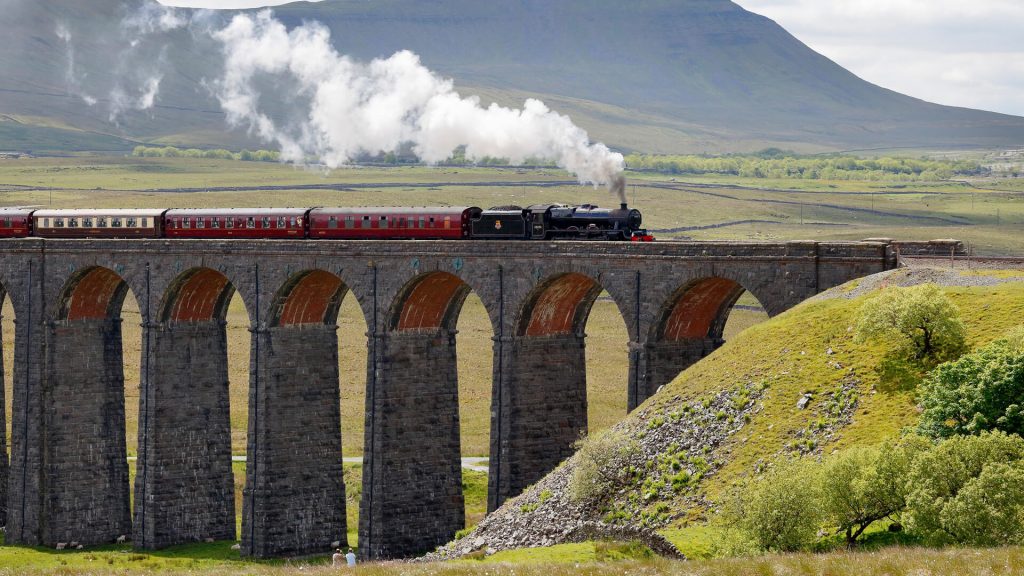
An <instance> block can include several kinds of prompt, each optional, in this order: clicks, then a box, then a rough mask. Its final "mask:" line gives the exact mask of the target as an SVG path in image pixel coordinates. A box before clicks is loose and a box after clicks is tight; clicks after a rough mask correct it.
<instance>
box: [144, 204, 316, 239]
mask: <svg viewBox="0 0 1024 576" xmlns="http://www.w3.org/2000/svg"><path fill="white" fill-rule="evenodd" d="M308 212H309V208H182V209H171V210H168V211H167V214H165V215H164V226H165V227H166V229H165V232H164V234H165V235H166V236H167V237H168V238H305V237H306V226H307V219H306V215H307V213H308Z"/></svg>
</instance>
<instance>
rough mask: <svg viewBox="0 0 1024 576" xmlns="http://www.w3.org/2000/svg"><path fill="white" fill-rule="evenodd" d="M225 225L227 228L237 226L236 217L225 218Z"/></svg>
mask: <svg viewBox="0 0 1024 576" xmlns="http://www.w3.org/2000/svg"><path fill="white" fill-rule="evenodd" d="M224 227H225V228H234V227H235V219H234V218H228V219H227V220H225V221H224Z"/></svg>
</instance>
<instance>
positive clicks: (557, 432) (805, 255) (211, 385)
mask: <svg viewBox="0 0 1024 576" xmlns="http://www.w3.org/2000/svg"><path fill="white" fill-rule="evenodd" d="M892 252H893V251H892V250H891V248H890V247H889V245H887V244H885V243H834V244H832V243H829V244H826V243H815V242H791V243H776V244H750V243H748V244H735V243H654V244H639V245H638V244H625V243H610V242H593V243H532V242H507V243H504V242H408V241H394V242H326V241H163V240H159V241H157V240H154V241H145V240H142V241H137V240H136V241H127V240H123V241H122V240H102V241H101V240H45V241H44V240H42V239H20V240H3V241H0V290H2V291H4V292H5V293H6V294H7V296H9V297H10V298H11V302H12V305H13V308H14V315H15V320H16V322H15V334H14V335H13V337H14V339H15V362H14V366H13V370H14V374H13V381H14V389H13V406H12V408H13V411H12V422H11V424H12V430H13V433H12V439H11V445H10V446H9V447H8V452H9V454H10V466H9V470H7V478H6V482H5V483H4V484H5V486H6V492H7V495H6V504H7V541H8V542H9V543H20V544H43V545H54V544H56V543H57V542H62V541H72V540H74V541H79V542H83V543H87V544H98V543H103V542H110V541H113V540H115V539H116V538H117V537H118V536H121V535H131V537H132V538H133V542H134V544H135V545H136V546H137V547H140V548H161V547H164V546H168V545H172V544H178V543H184V542H191V541H196V540H201V539H205V538H234V537H240V538H241V540H242V548H243V551H244V552H245V553H247V554H250V555H253V556H259V557H265V556H274V555H281V554H301V553H309V552H316V551H325V550H327V549H328V547H329V546H330V544H331V543H332V542H334V541H344V540H345V534H346V525H345V500H344V484H343V478H342V471H341V464H340V455H341V446H342V438H341V433H340V414H339V407H338V390H339V387H338V384H339V383H338V370H337V342H338V337H339V335H338V334H337V326H336V324H337V311H338V307H339V306H340V303H341V300H342V298H344V297H346V296H347V295H351V296H352V297H354V298H355V299H356V300H357V301H358V303H359V305H360V307H361V309H362V311H363V314H364V317H365V319H366V323H367V327H368V333H367V335H366V340H367V350H368V354H367V378H366V388H367V395H366V397H367V399H366V408H367V410H366V415H367V416H366V421H365V426H364V429H365V446H366V449H365V454H364V469H363V473H364V478H363V499H362V502H361V504H360V512H361V514H360V526H359V535H360V554H361V555H362V556H363V557H364V558H385V557H402V556H409V555H415V554H419V553H422V552H424V551H427V550H429V549H432V548H433V547H434V546H436V545H437V544H440V543H442V542H444V541H446V540H447V539H449V538H450V537H451V536H453V535H454V533H455V531H456V530H458V529H459V528H461V527H462V525H463V523H464V514H463V495H462V491H461V478H460V476H461V475H460V470H459V456H460V450H459V427H458V422H459V414H458V381H457V371H456V362H455V359H456V347H455V342H456V331H455V319H456V318H457V317H458V314H459V311H460V309H461V306H462V303H463V301H464V300H465V298H466V295H467V294H469V293H470V292H471V291H472V292H474V293H476V294H477V295H478V296H479V297H480V299H481V300H482V302H483V304H484V307H485V308H486V310H487V313H488V316H489V317H490V320H491V324H492V328H493V330H494V335H493V338H494V346H493V348H494V373H493V381H494V386H493V392H492V398H493V402H492V410H491V413H492V423H491V455H490V456H491V462H490V480H489V490H490V494H489V498H488V505H489V507H490V508H492V509H493V508H494V507H496V506H498V505H500V504H501V502H503V501H504V500H505V499H507V498H509V497H511V496H514V495H515V494H517V493H518V492H519V491H520V490H521V489H522V488H523V487H524V486H527V485H529V484H531V483H532V482H535V481H536V480H537V479H539V478H540V477H541V476H542V475H543V474H544V473H545V472H547V471H548V470H550V469H551V468H552V467H553V466H555V465H557V463H558V462H559V461H560V460H561V459H563V458H564V457H565V456H566V455H568V454H569V452H570V450H571V444H572V442H574V441H575V440H576V439H577V438H578V437H579V436H580V434H581V433H583V432H584V431H585V430H586V413H587V412H586V406H587V397H586V370H585V352H586V350H585V345H586V335H585V333H584V328H585V325H586V318H587V315H588V314H589V312H590V308H591V306H592V304H593V302H594V300H595V298H596V297H597V296H598V295H599V294H600V293H601V292H602V290H603V291H607V293H608V295H609V296H610V297H611V298H612V299H613V300H614V301H615V303H616V305H617V307H618V309H619V311H620V312H621V314H622V317H623V320H624V322H625V325H626V327H627V330H628V333H629V339H630V342H629V350H630V372H629V380H628V381H627V382H623V383H622V384H623V386H624V388H625V390H624V391H623V392H624V393H625V394H628V398H629V406H630V408H633V407H636V406H638V405H639V404H640V403H642V402H643V401H644V400H645V399H646V398H648V397H649V396H650V395H652V394H653V393H655V391H656V390H657V388H658V387H659V386H661V385H663V384H664V383H666V382H668V381H669V380H671V379H672V378H673V377H674V376H675V375H676V374H678V373H679V371H681V370H683V369H685V368H686V367H687V366H688V365H690V364H692V363H693V362H695V361H696V360H698V359H699V358H701V357H703V356H705V355H707V354H709V353H711V352H713V351H714V349H716V348H717V347H718V346H720V345H721V343H722V340H721V329H722V327H723V326H724V323H725V320H726V318H727V317H728V314H729V312H730V310H731V308H732V306H733V304H734V303H735V301H736V298H738V297H739V295H740V294H741V293H742V292H743V291H744V290H748V291H750V292H752V293H753V295H754V296H755V297H757V299H758V300H759V301H760V302H761V303H762V304H763V305H764V306H765V308H766V309H767V310H768V312H769V314H772V315H775V314H778V313H780V312H782V311H784V310H786V309H788V308H790V307H792V306H793V305H795V304H797V303H799V302H800V301H802V300H804V299H805V298H807V297H809V296H811V295H813V294H816V293H818V292H820V291H822V290H825V289H827V288H830V287H832V286H835V285H837V284H840V283H842V282H845V281H847V280H850V279H852V278H856V277H861V276H864V275H867V274H871V273H875V272H879V271H882V270H885V269H888V268H891V267H892V266H893V265H894V264H895V262H894V258H893V254H892ZM129 292H131V293H132V294H133V296H134V297H135V299H136V300H137V301H138V302H139V306H140V311H141V313H142V318H143V320H142V324H143V326H142V328H143V331H142V338H143V351H142V364H141V366H142V368H141V371H142V373H141V374H140V382H141V384H140V393H139V408H140V409H139V415H140V416H139V461H138V471H137V475H136V481H135V486H134V491H135V505H134V510H129V509H128V502H129V498H128V495H129V489H130V487H129V486H128V477H127V467H126V465H125V454H124V449H125V448H124V445H125V442H124V394H123V382H124V374H123V368H122V366H123V363H122V360H123V359H122V358H121V352H120V351H121V346H120V339H121V338H120V329H121V320H120V318H119V311H120V306H121V302H122V301H123V299H124V297H125V295H126V294H127V293H129ZM236 292H237V294H238V295H239V296H240V297H241V298H242V299H243V301H244V302H245V306H246V309H247V310H248V312H249V316H250V332H251V334H252V340H251V342H252V343H251V356H250V362H251V369H250V382H249V412H250V414H249V446H248V452H247V454H248V459H249V461H248V465H247V467H246V474H247V477H246V487H245V491H244V498H243V510H242V517H243V528H242V533H241V534H238V535H236V534H235V528H234V517H235V510H234V504H233V499H232V498H231V491H232V483H231V462H230V428H229V421H228V393H227V355H226V343H225V342H226V337H225V328H224V308H225V306H226V303H227V302H228V301H229V299H230V297H231V295H232V294H234V293H236ZM5 336H7V337H11V335H10V334H7V335H5ZM343 337H351V335H344V336H343ZM3 474H4V467H3V465H2V464H0V482H2V481H3V478H2V475H3ZM2 495H3V492H2V491H0V496H2ZM2 510H3V505H2V504H0V513H2Z"/></svg>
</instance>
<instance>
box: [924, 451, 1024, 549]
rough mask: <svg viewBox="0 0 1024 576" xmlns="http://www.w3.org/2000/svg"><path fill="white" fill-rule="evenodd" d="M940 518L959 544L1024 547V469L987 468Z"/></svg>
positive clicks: (998, 465)
mask: <svg viewBox="0 0 1024 576" xmlns="http://www.w3.org/2000/svg"><path fill="white" fill-rule="evenodd" d="M939 518H940V520H941V522H942V526H943V528H944V529H945V531H946V532H947V533H949V534H950V535H951V536H952V538H953V539H954V540H955V541H956V542H957V543H959V544H967V545H970V546H1005V545H1008V544H1024V465H1022V463H1021V462H1014V463H1013V464H1002V463H999V462H993V463H990V464H987V465H986V466H985V467H984V468H983V469H982V471H981V474H980V475H978V477H977V478H973V479H971V480H969V481H968V482H967V483H966V484H964V487H963V489H961V490H960V492H959V493H958V494H957V495H956V497H954V498H953V499H952V500H950V501H949V502H948V503H947V504H946V505H945V506H944V507H943V508H942V512H941V513H940V515H939Z"/></svg>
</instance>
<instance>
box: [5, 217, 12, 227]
mask: <svg viewBox="0 0 1024 576" xmlns="http://www.w3.org/2000/svg"><path fill="white" fill-rule="evenodd" d="M10 227H11V219H10V218H4V228H10Z"/></svg>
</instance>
